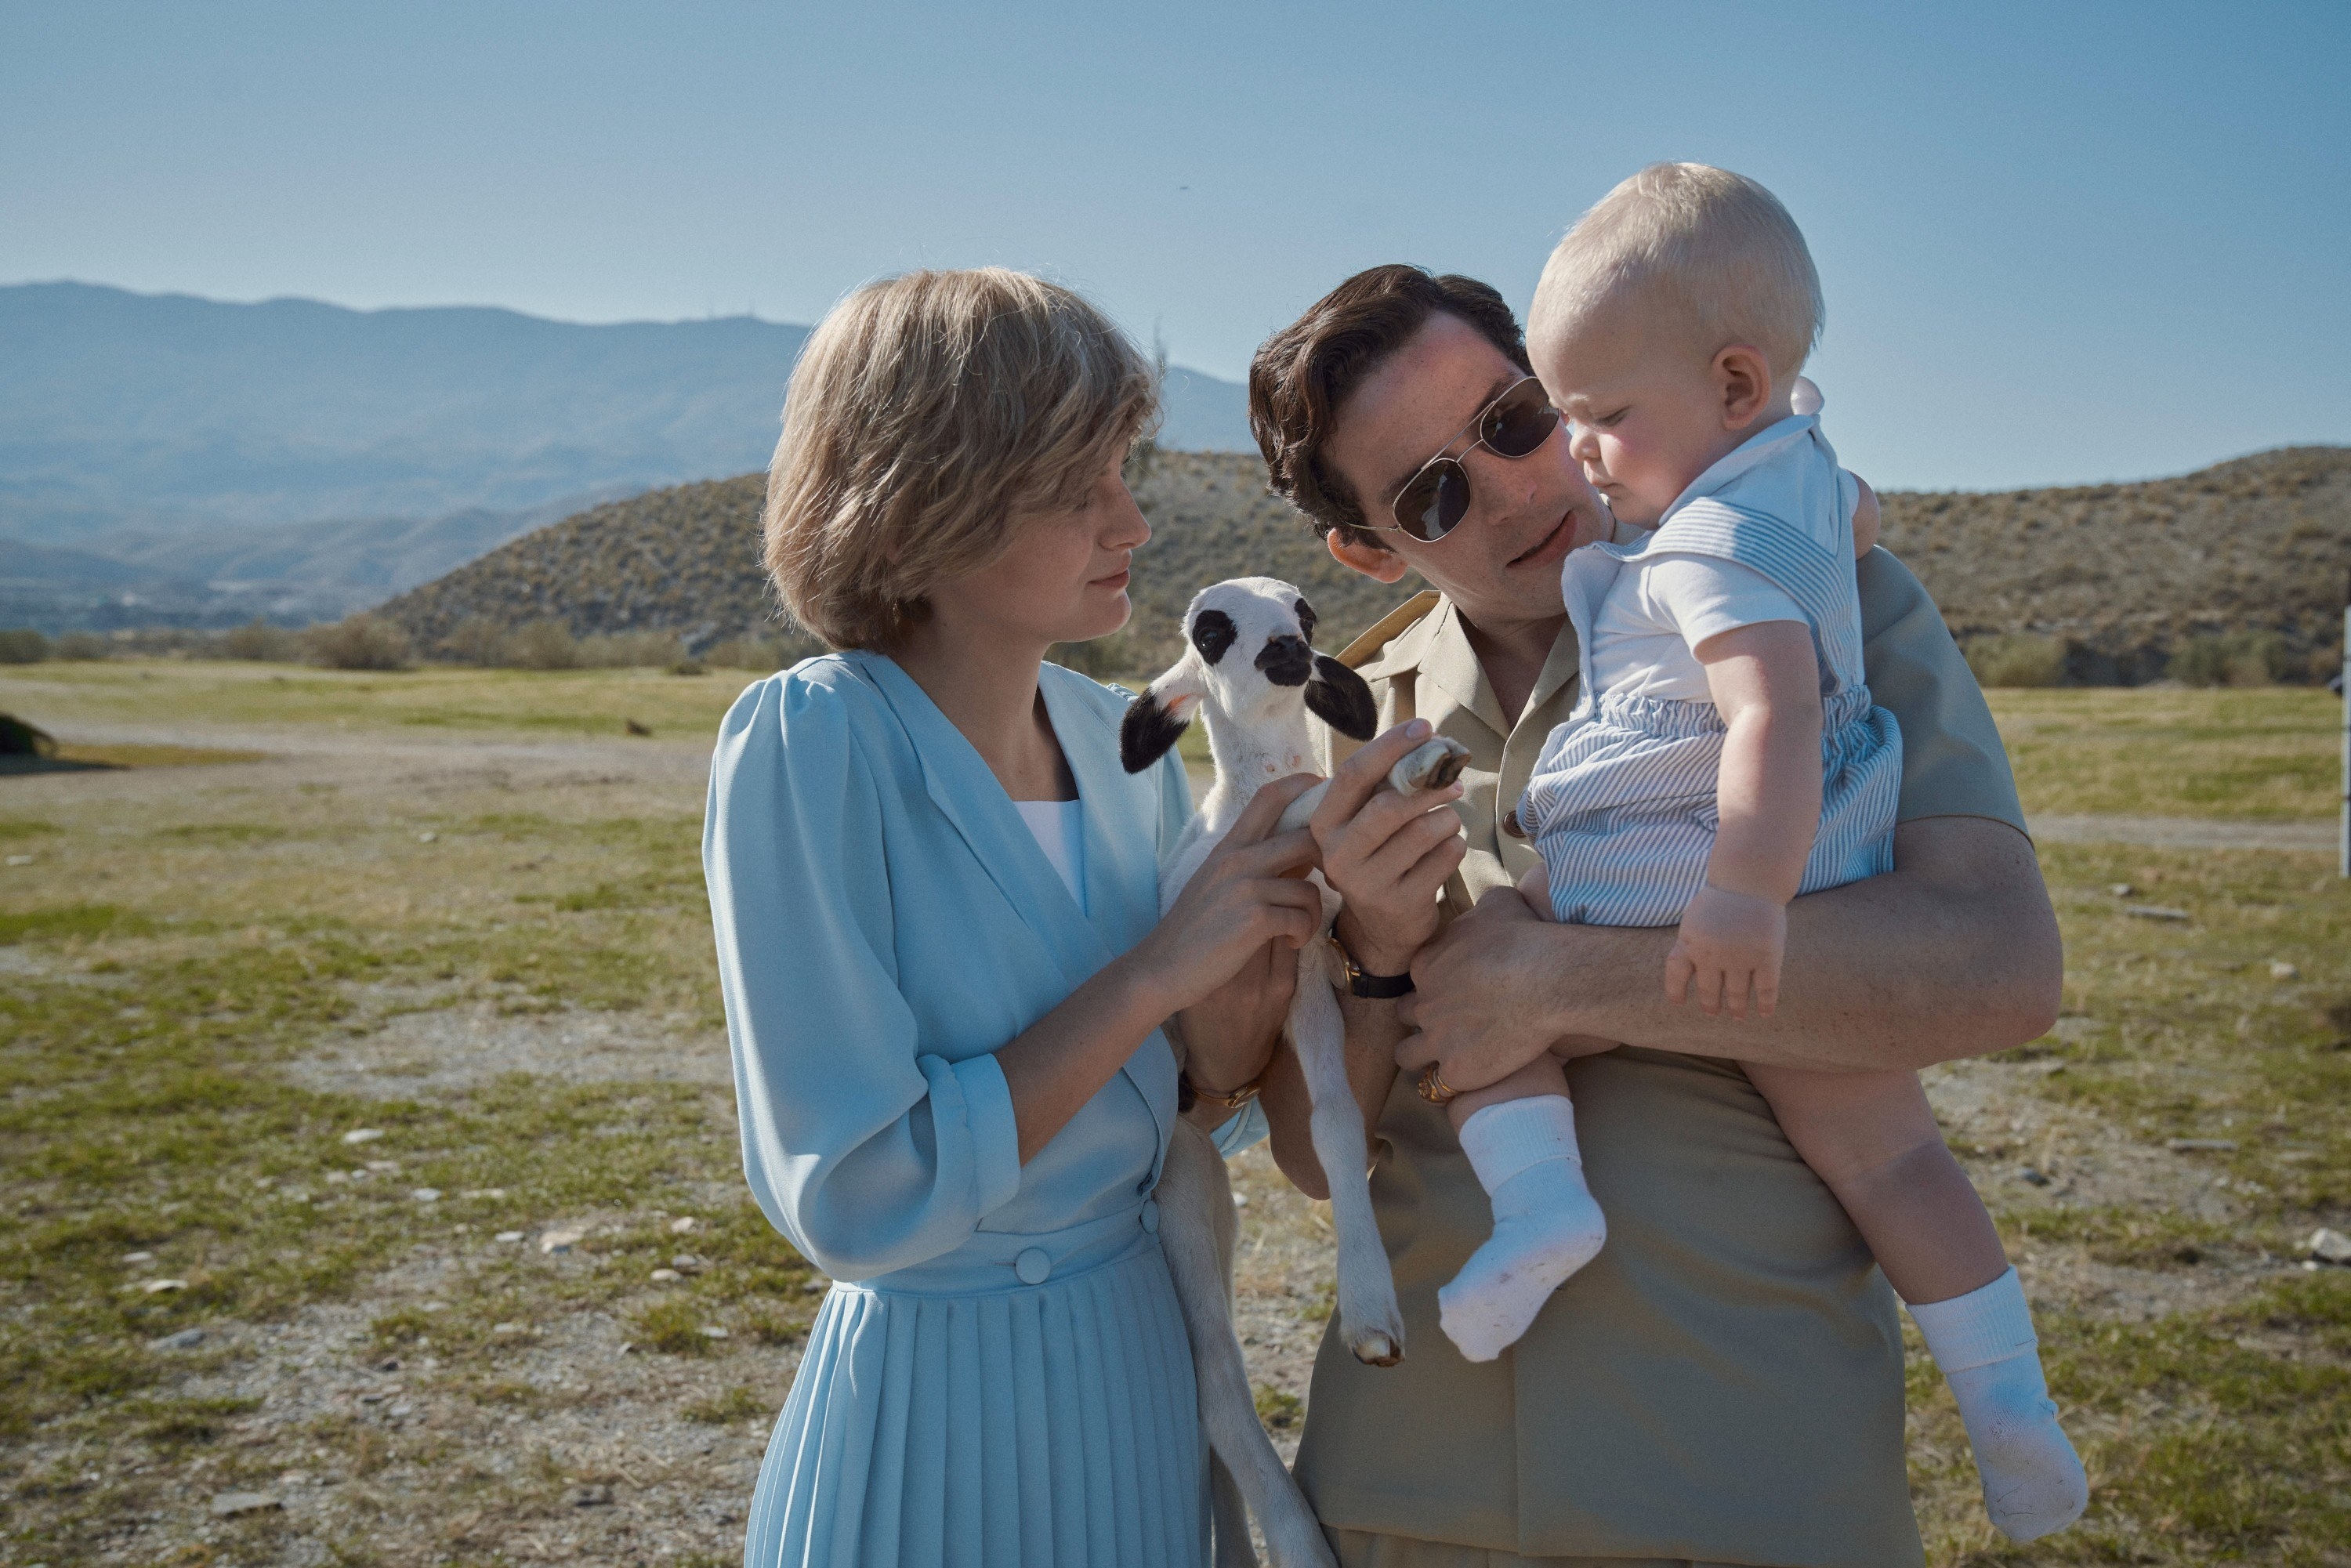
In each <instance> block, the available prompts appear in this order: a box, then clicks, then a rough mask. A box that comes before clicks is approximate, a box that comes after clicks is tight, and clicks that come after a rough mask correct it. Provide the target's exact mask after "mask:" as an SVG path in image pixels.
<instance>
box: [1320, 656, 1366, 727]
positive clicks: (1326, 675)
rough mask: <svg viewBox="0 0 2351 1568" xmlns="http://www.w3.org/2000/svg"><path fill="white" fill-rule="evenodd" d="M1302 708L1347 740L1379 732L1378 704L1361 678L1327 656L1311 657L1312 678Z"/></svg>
mask: <svg viewBox="0 0 2351 1568" xmlns="http://www.w3.org/2000/svg"><path fill="white" fill-rule="evenodd" d="M1306 708H1307V711H1308V712H1310V713H1311V714H1312V715H1313V716H1315V717H1317V718H1319V719H1321V720H1322V722H1323V723H1324V724H1327V725H1329V726H1330V727H1332V729H1335V730H1337V731H1338V732H1339V733H1340V734H1341V735H1343V736H1345V737H1347V738H1348V739H1349V740H1369V739H1371V738H1372V737H1373V736H1374V735H1376V734H1378V733H1379V728H1380V705H1379V704H1378V703H1377V702H1375V701H1374V700H1373V697H1372V688H1371V686H1370V685H1369V684H1368V683H1366V682H1365V681H1364V677H1363V676H1361V675H1359V674H1355V672H1354V671H1353V670H1351V669H1349V668H1347V666H1346V665H1344V664H1341V663H1340V662H1339V661H1338V660H1336V659H1334V658H1332V657H1331V655H1330V654H1328V653H1317V654H1315V655H1314V678H1313V679H1312V680H1310V681H1308V682H1307V683H1306Z"/></svg>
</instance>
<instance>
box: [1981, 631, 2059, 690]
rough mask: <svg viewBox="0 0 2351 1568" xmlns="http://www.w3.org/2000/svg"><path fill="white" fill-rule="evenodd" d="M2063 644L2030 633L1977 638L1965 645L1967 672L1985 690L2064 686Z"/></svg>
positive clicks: (2056, 639) (2051, 638)
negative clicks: (1986, 687)
mask: <svg viewBox="0 0 2351 1568" xmlns="http://www.w3.org/2000/svg"><path fill="white" fill-rule="evenodd" d="M2065 653H2066V650H2065V640H2064V638H2062V637H2042V636H2036V635H2034V634H2032V633H2031V632H2011V633H2007V634H2004V635H2001V636H1997V637H1978V638H1976V639H1975V640H1973V641H1972V642H1970V643H1968V645H1967V655H1968V668H1969V669H1970V670H1973V671H1974V672H1975V676H1976V684H1977V685H1985V686H2059V685H2064V684H2065Z"/></svg>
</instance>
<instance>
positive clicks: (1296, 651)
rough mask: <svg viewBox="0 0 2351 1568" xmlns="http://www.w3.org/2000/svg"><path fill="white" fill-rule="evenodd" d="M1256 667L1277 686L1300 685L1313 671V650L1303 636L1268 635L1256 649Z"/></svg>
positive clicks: (1303, 683)
mask: <svg viewBox="0 0 2351 1568" xmlns="http://www.w3.org/2000/svg"><path fill="white" fill-rule="evenodd" d="M1257 667H1258V668H1259V670H1261V671H1263V672H1264V673H1265V678H1266V679H1268V680H1270V681H1271V682H1272V683H1273V684H1274V685H1278V686H1301V685H1305V684H1306V677H1307V676H1309V675H1311V674H1313V673H1314V650H1313V648H1312V647H1311V646H1309V645H1308V643H1307V641H1306V639H1305V638H1303V637H1299V636H1286V637H1268V638H1267V639H1266V640H1265V646H1264V647H1263V648H1260V649H1259V650H1258V655H1257Z"/></svg>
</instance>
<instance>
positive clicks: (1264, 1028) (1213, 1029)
mask: <svg viewBox="0 0 2351 1568" xmlns="http://www.w3.org/2000/svg"><path fill="white" fill-rule="evenodd" d="M1297 989H1298V949H1296V948H1295V947H1292V946H1290V944H1289V943H1287V942H1269V943H1267V944H1266V945H1265V946H1263V947H1262V948H1260V949H1259V951H1258V953H1257V955H1256V956H1254V957H1252V958H1250V959H1249V961H1248V962H1247V963H1245V964H1243V965H1242V966H1241V967H1240V968H1239V970H1238V972H1237V973H1235V975H1234V976H1233V977H1232V978H1231V979H1229V980H1227V981H1226V982H1225V983H1224V984H1223V985H1221V986H1219V987H1217V988H1216V989H1215V990H1213V991H1211V992H1209V993H1208V994H1207V996H1205V997H1203V998H1200V1000H1198V1001H1197V1002H1196V1003H1194V1004H1193V1005H1192V1006H1190V1007H1188V1008H1186V1009H1184V1010H1183V1011H1182V1012H1179V1013H1177V1014H1176V1015H1175V1019H1176V1028H1177V1030H1179V1031H1180V1032H1181V1033H1182V1035H1183V1039H1184V1071H1185V1072H1186V1075H1187V1076H1189V1077H1190V1079H1191V1080H1192V1085H1193V1087H1194V1088H1196V1089H1206V1090H1209V1091H1212V1092H1216V1093H1218V1094H1228V1093H1230V1092H1233V1091H1234V1090H1236V1089H1238V1088H1239V1087H1240V1086H1241V1085H1242V1084H1244V1083H1253V1082H1256V1081H1257V1079H1258V1077H1259V1074H1260V1073H1262V1072H1264V1071H1265V1070H1266V1066H1267V1064H1268V1063H1269V1062H1270V1061H1272V1060H1273V1049H1274V1045H1275V1043H1276V1042H1277V1040H1278V1039H1279V1038H1280V1033H1281V1024H1282V1020H1283V1019H1286V1018H1288V1017H1289V1016H1290V997H1291V996H1292V995H1293V994H1294V993H1295V992H1296V991H1297ZM1213 1109H1214V1110H1215V1113H1216V1117H1217V1120H1218V1121H1222V1120H1224V1118H1225V1117H1227V1116H1228V1115H1230V1114H1231V1113H1230V1112H1228V1111H1226V1110H1224V1109H1223V1108H1222V1107H1213Z"/></svg>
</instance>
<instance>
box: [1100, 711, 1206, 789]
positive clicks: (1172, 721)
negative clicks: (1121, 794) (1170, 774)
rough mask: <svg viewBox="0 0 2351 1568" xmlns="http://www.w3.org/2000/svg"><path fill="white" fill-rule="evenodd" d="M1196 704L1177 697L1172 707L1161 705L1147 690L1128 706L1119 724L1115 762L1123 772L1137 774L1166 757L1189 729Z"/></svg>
mask: <svg viewBox="0 0 2351 1568" xmlns="http://www.w3.org/2000/svg"><path fill="white" fill-rule="evenodd" d="M1198 701H1199V699H1198V698H1196V697H1189V696H1182V695H1179V696H1177V697H1176V698H1175V703H1174V704H1173V705H1172V706H1170V705H1164V704H1162V703H1161V702H1160V700H1159V699H1158V698H1157V697H1156V696H1154V695H1152V694H1151V693H1150V692H1148V691H1146V692H1144V694H1143V695H1141V696H1139V697H1137V698H1135V699H1134V701H1133V702H1131V703H1129V704H1127V705H1126V716H1125V717H1124V718H1123V719H1121V720H1119V724H1118V759H1119V761H1120V762H1122V763H1123V764H1124V765H1125V767H1126V770H1127V771H1128V772H1129V773H1140V772H1142V771H1143V770H1144V768H1148V767H1150V766H1151V765H1152V764H1153V763H1155V762H1156V761H1158V760H1159V759H1160V758H1163V757H1165V756H1166V755H1167V748H1168V747H1171V746H1173V745H1175V741H1176V739H1177V737H1180V736H1181V735H1182V734H1183V733H1184V731H1185V730H1186V729H1187V728H1189V727H1191V723H1192V717H1191V712H1192V709H1193V707H1194V706H1196V704H1197V703H1198Z"/></svg>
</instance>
